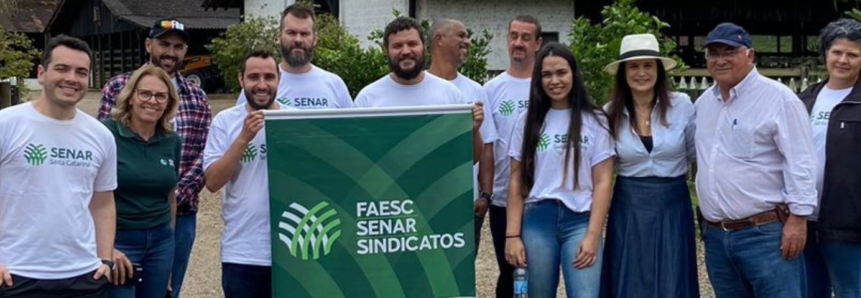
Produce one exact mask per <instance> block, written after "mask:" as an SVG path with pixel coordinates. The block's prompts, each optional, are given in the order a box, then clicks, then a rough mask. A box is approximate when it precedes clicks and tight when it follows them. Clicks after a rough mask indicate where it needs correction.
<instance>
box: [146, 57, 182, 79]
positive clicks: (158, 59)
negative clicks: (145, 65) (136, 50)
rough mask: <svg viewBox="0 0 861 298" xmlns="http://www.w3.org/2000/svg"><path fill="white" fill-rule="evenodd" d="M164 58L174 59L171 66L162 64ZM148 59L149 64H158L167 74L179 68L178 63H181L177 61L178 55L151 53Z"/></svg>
mask: <svg viewBox="0 0 861 298" xmlns="http://www.w3.org/2000/svg"><path fill="white" fill-rule="evenodd" d="M165 59H173V61H174V63H173V67H171V68H166V67H165V66H164V65H162V61H163V60H165ZM149 60H150V64H152V65H155V66H158V67H159V68H161V69H164V71H165V72H167V74H168V75H170V74H173V73H175V72H176V71H177V70H178V69H179V65H180V64H181V63H180V61H179V57H176V56H171V55H161V56H155V55H153V56H151V57H150V59H149Z"/></svg>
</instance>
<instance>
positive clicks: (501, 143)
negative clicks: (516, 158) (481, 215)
mask: <svg viewBox="0 0 861 298" xmlns="http://www.w3.org/2000/svg"><path fill="white" fill-rule="evenodd" d="M530 84H531V79H530V78H525V79H520V78H515V77H513V76H511V75H509V74H508V72H503V73H502V74H500V75H498V76H496V77H495V78H493V79H492V80H490V81H489V82H487V84H484V91H485V92H486V93H487V103H486V104H485V105H486V106H487V107H488V108H489V110H490V113H487V114H485V118H484V119H485V121H488V120H490V121H493V123H494V126H495V127H496V132H497V135H498V136H499V137H498V138H497V140H496V142H494V143H493V160H494V166H495V171H494V173H493V195H494V198H493V202H492V203H493V205H495V206H501V207H505V206H506V202H507V201H508V178H509V177H510V175H511V173H510V171H511V170H510V169H509V166H510V161H509V157H508V144H509V142H510V140H511V130H512V128H514V123H515V122H516V121H517V116H518V115H520V113H523V112H524V111H526V109H527V108H528V107H529V88H530Z"/></svg>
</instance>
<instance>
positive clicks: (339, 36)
mask: <svg viewBox="0 0 861 298" xmlns="http://www.w3.org/2000/svg"><path fill="white" fill-rule="evenodd" d="M392 14H393V15H394V17H398V16H400V14H401V13H400V12H399V11H397V10H393V12H392ZM278 26H279V20H277V19H274V18H249V19H246V20H245V22H242V23H239V24H236V25H232V26H230V27H229V28H228V29H227V32H225V33H224V34H223V35H222V36H221V37H219V38H216V39H213V40H212V44H210V45H207V46H206V48H207V49H209V51H210V52H211V53H212V58H213V61H214V63H215V65H216V66H217V67H218V69H220V70H221V73H222V76H223V77H224V80H225V83H226V85H227V87H228V88H229V89H230V90H231V91H232V92H238V91H239V90H240V87H239V82H238V81H237V79H236V78H237V77H238V76H239V64H240V63H241V62H242V58H243V57H245V55H246V54H247V53H248V52H249V51H251V50H252V49H257V48H260V49H265V50H267V51H270V52H272V53H273V55H275V56H276V57H280V45H279V42H278ZM316 27H317V51H316V56H315V57H314V60H313V61H312V63H314V65H316V66H318V67H320V68H322V69H325V70H327V71H330V72H332V73H335V74H337V75H338V76H340V77H341V78H342V79H343V80H344V82H345V83H346V84H347V88H348V89H349V90H350V95H352V96H353V97H354V98H355V97H356V95H357V94H358V93H359V91H360V90H362V88H364V87H365V86H367V85H368V84H370V83H372V82H374V81H376V80H378V79H379V78H381V77H383V76H385V75H387V74H388V73H389V66H388V62H387V60H388V59H387V57H386V53H385V48H384V47H383V42H382V41H383V39H382V38H383V30H375V31H374V32H371V34H370V35H369V36H368V39H369V40H371V41H374V42H375V43H376V44H377V45H378V47H369V48H363V47H362V45H361V43H360V42H359V39H358V38H356V37H355V36H353V35H351V34H350V33H349V32H348V31H347V29H346V28H344V26H343V25H341V23H340V22H339V21H338V19H337V18H335V17H333V16H331V15H328V14H321V15H318V16H317V24H316ZM422 27H424V30H425V32H427V31H428V30H429V28H430V24H429V23H428V22H427V21H423V22H422ZM470 36H473V35H472V32H471V31H470ZM492 37H493V36H492V35H491V34H490V33H489V32H487V31H486V30H485V31H483V32H482V35H481V36H473V37H472V44H473V45H472V48H471V49H470V51H469V61H468V62H467V63H466V64H465V65H463V66H462V67H461V72H462V73H463V74H464V75H466V76H468V77H470V78H472V79H473V80H475V81H478V82H479V83H484V81H486V80H487V79H488V73H487V56H488V55H489V54H490V40H491V38H492ZM277 60H281V59H280V58H279V59H277ZM425 61H426V63H425V66H429V65H430V57H426V60H425Z"/></svg>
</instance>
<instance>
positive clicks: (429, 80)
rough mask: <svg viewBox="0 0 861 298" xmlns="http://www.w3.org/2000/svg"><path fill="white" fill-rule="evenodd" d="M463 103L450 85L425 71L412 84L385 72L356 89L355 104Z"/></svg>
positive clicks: (463, 98) (357, 105)
mask: <svg viewBox="0 0 861 298" xmlns="http://www.w3.org/2000/svg"><path fill="white" fill-rule="evenodd" d="M464 103H467V100H466V98H465V97H464V96H463V94H461V93H460V91H459V90H457V87H455V86H454V84H452V83H449V82H448V81H446V80H443V79H440V78H439V77H436V76H434V75H427V73H425V76H424V79H423V80H422V81H421V82H419V83H418V84H415V85H402V84H400V83H398V82H395V80H393V79H392V77H391V75H386V76H384V77H382V78H380V79H379V80H377V81H375V82H373V83H371V84H370V85H368V86H366V87H365V88H363V89H362V91H359V95H358V96H356V107H362V108H370V107H404V106H427V105H451V104H464Z"/></svg>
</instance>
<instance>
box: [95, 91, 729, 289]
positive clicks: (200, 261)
mask: <svg viewBox="0 0 861 298" xmlns="http://www.w3.org/2000/svg"><path fill="white" fill-rule="evenodd" d="M99 95H100V94H99V93H97V92H90V93H89V94H87V97H86V98H85V99H84V100H83V101H82V102H81V103H80V104H79V107H80V108H81V109H82V110H84V111H86V112H87V113H89V114H91V115H95V113H96V111H97V109H98V100H99ZM210 100H211V104H212V109H213V115H215V114H216V113H217V112H220V111H221V110H223V109H225V108H228V107H230V106H232V105H233V103H234V102H235V99H234V97H231V96H211V98H210ZM200 201H201V203H200V205H201V209H200V212H199V213H198V216H197V239H196V240H195V243H194V249H193V250H192V256H191V262H190V264H189V271H188V273H187V274H186V277H185V283H184V286H183V290H182V297H189V298H214V297H223V295H222V293H221V263H220V262H219V250H220V246H221V244H220V243H221V242H220V239H221V233H222V231H223V229H224V223H223V221H222V219H221V194H213V193H210V192H208V191H206V190H204V191H203V193H202V194H201V200H200ZM489 226H490V225H489V223H487V222H485V224H484V228H483V229H482V231H481V244H480V246H479V247H480V251H479V253H478V260H477V261H476V273H475V279H476V288H477V296H478V297H494V294H493V293H494V292H493V291H494V288H495V283H496V276H497V275H498V274H499V273H498V272H499V271H498V270H497V267H496V259H495V258H494V256H493V244H492V243H491V242H490V231H489V229H488V227H489ZM697 260H698V263H699V265H698V267H699V278H700V293H701V296H702V297H714V294H713V293H712V289H711V285H710V284H709V282H708V276H707V275H706V272H705V264H704V260H703V247H702V243H700V242H698V243H697ZM557 297H564V286H563V285H561V284H560V287H559V293H558V295H557Z"/></svg>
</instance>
